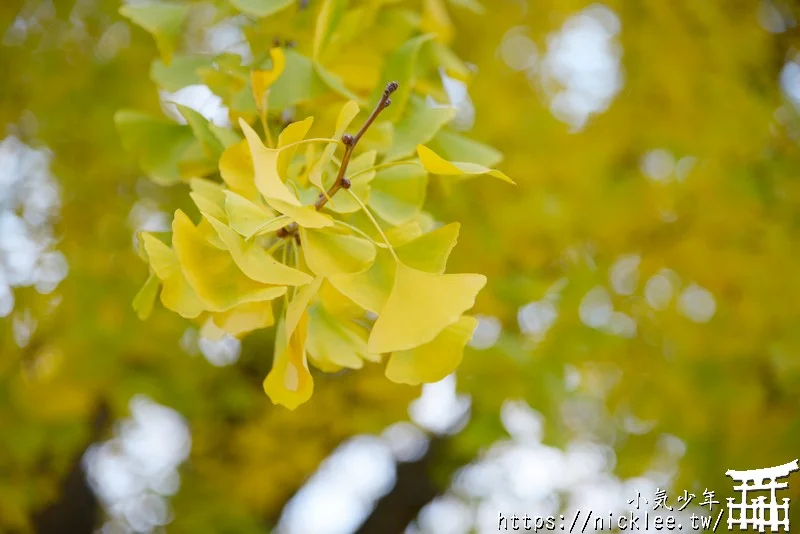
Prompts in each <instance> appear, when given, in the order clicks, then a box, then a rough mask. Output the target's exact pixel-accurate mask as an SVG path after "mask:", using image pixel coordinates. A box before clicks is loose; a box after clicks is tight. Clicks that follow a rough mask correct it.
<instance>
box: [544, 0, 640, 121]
mask: <svg viewBox="0 0 800 534" xmlns="http://www.w3.org/2000/svg"><path fill="white" fill-rule="evenodd" d="M620 26H621V24H620V20H619V17H617V15H616V13H614V12H613V11H612V10H611V9H609V8H607V7H605V6H603V5H599V4H594V5H592V6H589V7H588V8H586V9H584V10H583V11H581V12H579V13H578V14H576V15H573V16H572V17H570V18H569V19H567V21H566V22H565V23H564V25H563V26H562V28H561V30H559V31H558V32H557V33H554V34H551V35H549V36H548V37H547V52H546V53H545V55H544V57H543V58H542V61H541V64H540V67H539V78H540V83H541V85H542V87H543V88H544V91H545V93H546V94H547V96H548V98H549V99H550V112H551V113H552V114H553V115H554V116H555V117H556V118H557V119H558V120H560V121H562V122H564V123H566V124H568V125H570V126H571V128H572V130H573V131H576V132H577V131H580V130H581V129H583V128H584V127H585V126H586V123H587V122H588V120H589V118H590V117H591V116H592V115H594V114H597V113H601V112H603V111H605V110H606V109H607V108H608V106H609V105H610V104H611V102H612V101H613V99H614V97H615V96H616V95H617V93H618V92H619V91H620V89H622V86H623V83H624V76H623V71H622V66H621V57H622V48H621V46H620V45H619V43H618V41H617V38H616V36H617V34H618V33H619V31H620Z"/></svg>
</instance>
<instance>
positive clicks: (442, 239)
mask: <svg viewBox="0 0 800 534" xmlns="http://www.w3.org/2000/svg"><path fill="white" fill-rule="evenodd" d="M460 229H461V225H460V224H459V223H450V224H448V225H446V226H442V227H441V228H437V229H436V230H434V231H432V232H428V233H427V234H423V235H421V236H419V237H418V238H416V239H414V240H412V241H410V242H408V243H406V244H404V245H402V246H399V247H397V248H396V249H395V251H396V252H397V256H398V257H399V258H400V261H402V262H403V263H404V264H406V265H408V266H409V267H413V268H415V269H419V270H420V271H427V272H430V273H438V274H441V273H443V272H444V270H445V267H446V266H447V258H449V257H450V252H452V250H453V247H455V246H456V241H458V232H459V230H460Z"/></svg>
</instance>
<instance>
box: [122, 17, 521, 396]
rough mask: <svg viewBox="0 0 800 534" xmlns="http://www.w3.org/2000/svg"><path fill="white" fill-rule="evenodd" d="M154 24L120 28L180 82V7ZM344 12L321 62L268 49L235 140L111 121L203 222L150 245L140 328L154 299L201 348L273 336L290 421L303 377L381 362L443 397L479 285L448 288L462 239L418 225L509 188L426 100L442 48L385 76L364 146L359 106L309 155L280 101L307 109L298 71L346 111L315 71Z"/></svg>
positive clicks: (275, 379) (272, 375)
mask: <svg viewBox="0 0 800 534" xmlns="http://www.w3.org/2000/svg"><path fill="white" fill-rule="evenodd" d="M251 3H252V2H251ZM379 4H380V2H378V3H375V5H379ZM248 5H249V4H248ZM156 6H157V7H158V9H159V10H160V11H158V12H156V13H151V12H148V11H147V9H152V8H153V5H152V4H147V5H145V6H144V7H141V6H138V7H137V6H129V7H127V8H125V9H124V11H123V13H124V14H125V15H126V16H128V17H129V18H131V19H132V20H133V21H134V22H137V23H138V24H140V25H141V26H143V27H145V29H148V30H150V31H151V32H153V33H154V34H155V37H156V40H157V42H158V43H159V47H160V48H161V50H162V62H160V63H159V64H160V65H161V67H162V68H164V69H175V68H176V66H175V63H176V62H178V63H180V62H182V61H185V60H186V58H177V57H175V58H173V57H172V53H173V52H172V47H171V46H167V45H166V44H165V42H166V41H165V40H168V36H165V35H164V32H165V31H166V30H165V29H164V28H163V27H162V26H163V24H164V20H166V19H168V18H169V17H165V12H164V10H165V9H167V10H169V9H175V10H182V9H184V6H173V7H172V8H170V7H169V6H170V5H169V4H156ZM165 6H167V7H165ZM342 6H343V3H342V2H336V1H326V2H323V3H322V6H321V7H320V10H319V12H318V14H317V17H316V27H315V29H314V41H313V43H314V44H313V54H312V58H305V59H302V60H299V59H298V58H303V57H304V56H302V55H301V53H300V52H298V51H297V50H295V49H294V48H289V49H287V48H285V47H280V46H279V47H272V48H271V49H269V57H268V58H265V60H264V62H263V63H262V64H257V65H253V66H251V67H249V68H248V69H247V72H248V76H247V77H246V78H245V80H246V81H247V84H246V86H247V92H248V93H249V97H250V98H251V99H252V100H251V101H252V102H253V103H254V104H255V111H256V113H255V114H254V115H253V114H248V113H247V112H246V109H240V110H239V112H237V108H236V100H237V98H238V99H239V100H240V101H241V100H242V99H241V98H239V97H233V98H229V99H228V100H227V101H226V103H227V104H229V106H230V107H229V110H230V113H231V116H232V118H234V119H238V121H234V122H235V124H236V125H237V126H238V129H236V128H224V127H220V126H217V125H215V124H213V123H211V122H209V121H208V120H207V119H205V118H204V117H203V116H202V115H201V114H200V113H198V112H197V111H194V110H192V109H190V108H188V107H183V106H177V109H178V110H179V112H180V113H181V115H182V116H183V118H184V119H185V123H186V124H178V123H168V122H166V121H163V120H161V119H154V118H152V117H149V116H146V115H144V114H141V113H138V112H132V111H121V112H119V113H118V114H117V117H116V120H117V125H118V128H119V130H120V133H121V135H122V138H123V142H124V143H125V145H126V147H127V148H128V149H129V150H130V151H131V152H133V153H134V154H135V155H136V156H137V157H138V158H139V162H140V165H141V166H142V168H143V170H145V172H147V173H148V175H150V176H151V177H152V178H153V179H154V180H155V181H156V182H158V183H162V184H170V183H174V182H176V177H177V181H185V182H188V184H189V186H190V189H191V192H190V196H191V198H192V200H193V202H194V204H195V205H196V206H197V209H198V211H199V213H200V218H199V220H198V221H197V222H195V221H193V220H192V218H191V217H190V216H189V215H187V214H186V213H185V212H183V211H181V210H177V211H176V212H175V215H174V218H173V221H172V232H171V233H163V234H159V233H148V232H142V233H140V234H139V244H140V254H141V256H142V258H143V259H144V260H145V261H147V262H148V264H149V266H150V276H149V278H148V279H147V281H146V283H145V285H144V287H143V288H142V290H141V291H140V292H139V294H138V295H137V296H136V298H135V300H134V307H135V309H136V310H137V312H138V313H139V315H140V317H142V318H146V317H147V316H148V315H149V314H150V312H151V310H152V308H153V305H154V302H155V300H156V299H157V298H158V297H159V295H160V300H161V302H162V304H163V305H164V306H165V307H166V308H168V309H170V310H172V311H174V312H176V313H178V314H180V315H181V316H183V317H186V318H188V319H193V320H196V321H198V323H199V324H201V325H202V326H201V333H202V335H203V337H205V338H207V339H220V338H222V337H223V336H225V335H231V336H237V337H239V336H242V335H244V334H246V333H248V332H251V331H253V330H257V329H261V328H266V327H270V326H273V325H275V326H276V333H275V349H274V359H273V365H272V370H271V371H270V372H269V374H268V376H267V377H266V379H265V381H264V389H265V391H266V393H267V394H268V395H269V397H270V398H271V399H272V401H273V402H275V403H278V404H282V405H284V406H287V407H289V408H292V409H294V408H295V407H297V406H298V405H300V404H301V403H303V402H305V401H307V400H308V399H309V398H310V396H311V394H312V391H313V379H312V376H311V373H310V372H309V362H310V363H311V364H312V365H313V366H314V367H316V368H318V369H320V370H322V371H325V372H332V371H337V370H340V369H342V368H349V369H357V368H360V367H362V366H363V364H364V360H367V361H373V362H378V361H381V360H382V358H384V357H387V355H388V360H387V362H386V375H387V377H388V378H389V379H390V380H392V381H395V382H400V383H408V384H419V383H423V382H433V381H437V380H440V379H441V378H443V377H444V376H446V375H447V374H449V373H451V372H452V371H453V370H454V369H455V368H456V367H457V366H458V364H459V363H460V361H461V357H462V353H463V349H464V346H465V345H466V343H467V342H468V340H469V339H470V337H471V335H472V332H473V330H474V329H475V326H476V319H475V318H474V317H472V316H469V315H465V312H467V311H468V310H469V309H470V308H472V306H473V305H474V302H475V297H476V295H477V294H478V292H479V291H480V290H481V289H482V288H483V286H484V285H485V283H486V278H485V277H484V276H483V275H480V274H446V273H445V267H446V263H447V259H448V256H449V255H450V252H451V250H452V249H453V247H454V246H455V244H456V240H457V238H458V232H459V225H458V223H451V224H447V225H440V224H437V223H436V222H435V221H434V220H433V219H432V217H431V216H430V215H428V214H426V213H424V212H423V211H422V210H421V207H422V203H423V202H424V197H425V190H426V187H427V183H428V176H429V175H438V176H442V177H445V179H448V178H447V177H457V176H462V177H463V176H472V175H489V176H494V177H496V178H499V179H502V180H504V181H507V182H511V180H510V179H508V177H506V176H505V175H504V174H503V173H501V172H500V171H497V170H494V169H491V168H489V167H488V166H487V165H485V164H484V163H486V161H485V159H486V156H485V155H486V154H491V153H492V152H493V151H492V149H489V148H488V147H483V146H482V145H479V144H478V143H475V142H474V141H470V140H468V139H466V138H463V137H461V136H459V135H458V134H455V133H448V132H447V130H446V124H447V122H448V121H449V120H450V119H452V118H453V114H454V110H453V108H452V107H451V106H447V105H441V104H435V103H433V104H432V103H431V102H430V99H429V100H428V101H426V100H425V99H424V98H422V94H418V93H420V87H423V88H424V84H421V83H420V82H422V80H417V76H416V71H415V69H416V58H417V56H418V55H419V54H420V52H421V50H422V49H423V47H424V46H425V44H426V43H427V42H429V41H432V40H433V38H434V37H435V36H432V35H426V34H422V35H414V36H411V37H410V38H409V39H408V40H407V42H406V44H404V45H403V46H401V47H400V48H399V49H398V50H397V51H396V52H394V53H393V54H392V56H391V57H389V58H388V59H387V61H386V63H387V66H384V68H383V69H382V74H384V75H395V74H396V75H397V76H396V79H397V80H398V81H399V83H398V82H397V81H392V82H389V83H388V84H387V85H384V83H385V81H384V82H381V85H380V86H379V87H381V88H382V90H377V92H375V91H374V90H373V91H372V92H371V93H372V94H373V95H374V96H375V97H377V104H376V105H375V107H374V109H372V111H371V113H369V114H368V115H366V114H364V115H366V116H365V118H364V120H363V123H362V125H361V126H360V127H359V128H358V129H354V128H351V124H352V123H353V122H354V121H355V120H356V119H357V118H358V117H359V115H360V114H361V106H360V105H359V100H361V99H360V98H356V99H350V100H346V101H345V103H344V104H343V105H341V104H336V103H335V101H334V103H333V104H331V103H330V101H328V102H326V104H325V106H326V107H330V106H332V105H333V106H337V107H339V108H340V110H339V112H338V116H337V118H336V120H335V124H334V125H333V130H334V131H333V132H331V134H330V136H328V137H308V134H309V131H310V130H311V129H312V126H313V123H314V117H313V116H309V117H307V118H304V119H302V120H294V121H289V122H288V124H285V125H284V124H281V121H280V120H278V121H276V118H277V117H278V116H280V115H281V112H285V111H286V109H287V105H286V104H285V103H281V102H280V101H277V103H276V99H275V98H273V94H274V93H273V92H274V91H279V92H280V91H284V90H285V89H281V88H280V87H281V86H280V83H279V82H281V81H283V82H284V83H286V79H287V78H288V80H289V83H292V84H298V87H297V92H298V93H302V92H303V91H304V90H305V86H304V85H303V81H302V80H300V79H298V78H297V70H298V68H299V67H298V61H299V62H300V63H302V62H303V61H306V60H307V61H308V62H309V63H310V64H312V65H313V67H312V68H313V69H314V73H315V74H316V76H318V77H320V78H321V79H323V80H324V81H325V83H326V84H327V86H329V87H332V88H334V89H335V88H339V89H341V90H338V91H337V90H334V89H330V91H329V92H330V93H333V94H334V95H336V96H337V97H338V98H339V99H340V101H341V100H342V99H341V95H342V93H349V92H350V90H349V89H347V84H346V82H345V81H342V80H341V79H340V78H338V77H337V76H336V75H335V74H332V73H330V72H327V71H325V70H324V68H323V67H322V66H321V63H320V62H319V61H320V60H319V59H318V56H319V55H320V51H321V50H322V49H324V45H325V43H326V42H327V41H328V40H331V39H332V40H333V41H335V35H336V28H337V24H336V23H335V22H333V19H334V18H336V17H334V14H335V13H336V12H337V10H339V11H341V10H342V9H343V7H342ZM173 14H174V13H173ZM337 17H339V19H341V17H342V13H341V12H340V13H339V14H338V15H337ZM337 20H338V19H337ZM174 23H175V21H174V20H173V21H172V22H171V24H173V25H174ZM167 29H168V28H167ZM165 50H166V51H167V53H166V54H165ZM223 59H227V58H223ZM215 65H217V66H218V63H217V64H215ZM156 70H157V69H156V68H155V66H154V77H155V78H158V75H156V74H155V71H156ZM196 70H197V71H200V72H202V67H197V68H196ZM173 75H174V73H173ZM387 77H388V76H387ZM393 78H395V76H393ZM209 86H210V87H212V88H213V84H209ZM228 96H229V97H230V94H229V95H228ZM354 96H357V95H354ZM427 96H428V97H430V94H428V95H427ZM393 100H394V102H393ZM293 104H298V102H293ZM244 107H245V108H246V106H244ZM387 109H391V111H386V113H384V111H385V110H387ZM322 111H323V112H324V110H322ZM295 112H296V109H295ZM284 116H285V115H284ZM276 122H277V123H278V124H277V126H276ZM257 129H258V130H260V132H261V134H259V132H258V131H257ZM273 130H274V132H273ZM353 130H355V131H353ZM348 131H353V133H347V132H348ZM240 132H241V133H240ZM362 139H363V140H364V142H361V141H362ZM426 144H428V145H431V146H434V147H438V150H439V152H440V153H442V154H444V155H445V156H451V155H452V154H454V153H456V154H469V153H472V152H474V153H475V154H476V156H477V157H475V158H472V159H478V160H481V159H483V160H484V161H481V162H476V161H448V159H446V158H445V157H442V155H440V153H437V151H435V150H433V149H432V148H430V147H429V146H426ZM447 147H449V148H447ZM459 159H469V158H459ZM490 159H496V158H493V157H490ZM450 179H453V178H450ZM512 183H513V182H512Z"/></svg>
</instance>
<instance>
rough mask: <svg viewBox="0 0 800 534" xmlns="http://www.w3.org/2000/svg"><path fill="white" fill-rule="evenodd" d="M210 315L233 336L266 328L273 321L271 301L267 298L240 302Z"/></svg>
mask: <svg viewBox="0 0 800 534" xmlns="http://www.w3.org/2000/svg"><path fill="white" fill-rule="evenodd" d="M211 317H212V321H213V323H214V324H215V325H216V326H217V327H218V328H219V329H220V330H222V331H223V332H225V333H227V334H230V335H232V336H234V337H239V336H241V335H242V334H246V333H248V332H252V331H254V330H258V329H260V328H267V327H268V326H272V325H273V324H274V323H275V317H274V316H273V314H272V301H268V300H267V301H264V302H248V303H246V304H240V305H238V306H236V307H234V308H231V309H230V310H228V311H226V312H220V313H215V314H213V315H212V316H211Z"/></svg>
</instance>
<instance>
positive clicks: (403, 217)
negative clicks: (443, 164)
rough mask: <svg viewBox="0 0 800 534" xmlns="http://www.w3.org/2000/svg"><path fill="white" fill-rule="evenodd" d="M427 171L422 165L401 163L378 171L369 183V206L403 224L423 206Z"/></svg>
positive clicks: (379, 213) (391, 220)
mask: <svg viewBox="0 0 800 534" xmlns="http://www.w3.org/2000/svg"><path fill="white" fill-rule="evenodd" d="M427 187H428V173H427V172H425V169H423V168H422V166H420V165H402V166H399V167H390V168H387V169H382V170H380V171H378V172H377V174H376V175H375V178H374V179H373V180H372V182H371V183H370V196H369V207H370V208H372V209H373V210H374V211H375V213H377V214H378V215H380V217H381V218H382V219H383V220H385V221H387V222H389V223H391V224H393V225H398V224H403V223H405V222H407V221H409V220H410V219H412V218H413V217H414V216H415V215H416V214H417V213H419V211H420V210H421V209H422V205H423V204H424V203H425V194H426V191H427Z"/></svg>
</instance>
